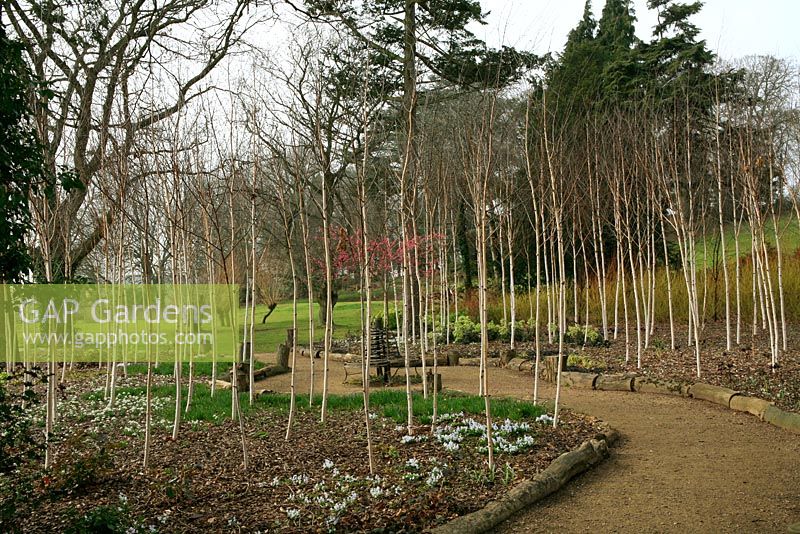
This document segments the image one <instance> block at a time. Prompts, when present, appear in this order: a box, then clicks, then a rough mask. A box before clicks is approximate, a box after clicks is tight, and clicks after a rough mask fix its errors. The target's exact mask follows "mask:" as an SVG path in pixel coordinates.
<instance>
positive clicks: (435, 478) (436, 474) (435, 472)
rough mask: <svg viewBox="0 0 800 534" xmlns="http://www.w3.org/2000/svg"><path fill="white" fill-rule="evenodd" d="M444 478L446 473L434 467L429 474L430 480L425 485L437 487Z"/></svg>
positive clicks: (427, 479) (426, 480)
mask: <svg viewBox="0 0 800 534" xmlns="http://www.w3.org/2000/svg"><path fill="white" fill-rule="evenodd" d="M443 478H444V473H443V472H442V470H441V469H439V468H438V467H433V468H432V469H431V472H430V473H428V478H426V479H425V484H427V485H428V486H435V485H436V484H438V483H439V482H441V480H442V479H443Z"/></svg>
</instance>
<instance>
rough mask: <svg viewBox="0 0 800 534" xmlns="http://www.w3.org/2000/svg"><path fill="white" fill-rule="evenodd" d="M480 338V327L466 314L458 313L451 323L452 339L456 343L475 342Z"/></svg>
mask: <svg viewBox="0 0 800 534" xmlns="http://www.w3.org/2000/svg"><path fill="white" fill-rule="evenodd" d="M480 339H481V327H480V325H479V324H475V323H474V322H473V321H472V319H470V318H469V317H468V316H466V315H459V316H458V317H457V318H456V321H455V323H454V324H453V340H454V341H455V342H456V343H475V342H477V341H480Z"/></svg>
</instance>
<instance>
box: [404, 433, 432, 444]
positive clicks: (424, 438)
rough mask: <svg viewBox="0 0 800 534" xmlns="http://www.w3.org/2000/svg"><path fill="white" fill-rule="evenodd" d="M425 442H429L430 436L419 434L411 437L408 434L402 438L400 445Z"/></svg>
mask: <svg viewBox="0 0 800 534" xmlns="http://www.w3.org/2000/svg"><path fill="white" fill-rule="evenodd" d="M423 441H428V436H426V435H425V434H417V435H416V436H409V435H408V434H406V435H405V436H403V437H402V438H400V443H402V444H404V445H407V444H409V443H421V442H423Z"/></svg>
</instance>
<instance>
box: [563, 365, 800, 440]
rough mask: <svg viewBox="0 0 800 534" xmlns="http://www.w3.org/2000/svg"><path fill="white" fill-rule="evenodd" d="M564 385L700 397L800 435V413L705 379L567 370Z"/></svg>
mask: <svg viewBox="0 0 800 534" xmlns="http://www.w3.org/2000/svg"><path fill="white" fill-rule="evenodd" d="M561 384H562V385H565V386H569V387H574V388H580V389H596V390H603V391H631V392H634V393H656V394H659V395H676V396H681V397H686V398H691V399H700V400H704V401H707V402H712V403H714V404H719V405H720V406H724V407H725V408H728V409H730V410H735V411H737V412H747V413H749V414H752V415H755V416H756V417H758V418H759V419H760V420H762V421H765V422H767V423H769V424H771V425H774V426H777V427H779V428H782V429H784V430H788V431H790V432H794V433H795V434H800V414H798V413H794V412H786V411H783V410H781V409H780V408H778V407H776V406H775V405H774V404H773V403H771V402H769V401H766V400H764V399H760V398H758V397H749V396H747V395H742V393H741V392H739V391H734V390H732V389H729V388H724V387H720V386H715V385H712V384H706V383H704V382H696V383H694V384H683V383H679V382H671V381H667V380H659V379H655V378H649V377H642V376H638V375H630V374H619V375H603V374H596V373H582V372H577V371H563V372H562V373H561Z"/></svg>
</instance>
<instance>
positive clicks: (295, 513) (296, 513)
mask: <svg viewBox="0 0 800 534" xmlns="http://www.w3.org/2000/svg"><path fill="white" fill-rule="evenodd" d="M286 517H288V518H289V519H292V520H294V519H297V518H298V517H300V510H298V509H297V508H289V509H288V510H286Z"/></svg>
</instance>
